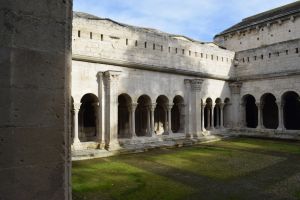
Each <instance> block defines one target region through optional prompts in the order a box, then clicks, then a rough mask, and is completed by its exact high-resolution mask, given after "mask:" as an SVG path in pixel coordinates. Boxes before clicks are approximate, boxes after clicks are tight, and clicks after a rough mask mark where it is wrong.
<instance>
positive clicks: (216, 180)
mask: <svg viewBox="0 0 300 200" xmlns="http://www.w3.org/2000/svg"><path fill="white" fill-rule="evenodd" d="M72 178H73V199H75V200H81V199H87V200H96V199H97V200H102V199H104V200H177V199H178V200H179V199H180V200H181V199H182V200H189V199H190V200H192V199H194V200H201V199H209V200H210V199H218V200H240V199H255V200H263V199H272V200H273V199H278V200H279V199H286V200H293V199H295V200H300V144H299V143H296V142H287V141H274V140H262V139H249V138H236V139H231V140H225V141H219V142H214V143H207V144H203V145H198V146H193V147H184V148H177V149H159V150H152V151H149V152H146V153H140V154H129V155H121V156H115V157H110V158H101V159H94V160H89V161H77V162H73V169H72Z"/></svg>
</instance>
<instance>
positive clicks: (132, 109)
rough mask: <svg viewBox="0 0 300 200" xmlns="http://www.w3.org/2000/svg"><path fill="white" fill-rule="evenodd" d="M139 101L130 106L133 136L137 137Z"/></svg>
mask: <svg viewBox="0 0 300 200" xmlns="http://www.w3.org/2000/svg"><path fill="white" fill-rule="evenodd" d="M137 105H138V104H137V103H132V104H131V106H130V116H131V137H132V138H135V137H136V133H135V110H136V107H137Z"/></svg>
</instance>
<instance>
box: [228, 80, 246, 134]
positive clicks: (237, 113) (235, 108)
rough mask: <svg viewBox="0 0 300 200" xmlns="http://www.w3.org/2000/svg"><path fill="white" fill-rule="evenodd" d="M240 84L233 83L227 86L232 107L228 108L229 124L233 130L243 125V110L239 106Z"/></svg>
mask: <svg viewBox="0 0 300 200" xmlns="http://www.w3.org/2000/svg"><path fill="white" fill-rule="evenodd" d="M241 87H242V83H241V82H233V83H230V84H229V88H230V91H231V97H232V101H231V102H232V106H230V109H231V110H230V113H231V122H232V127H233V128H241V127H243V125H244V122H243V120H244V115H243V112H244V110H243V109H242V107H241V106H240V103H241V101H240V99H241V97H240V94H241Z"/></svg>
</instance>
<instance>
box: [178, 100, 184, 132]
mask: <svg viewBox="0 0 300 200" xmlns="http://www.w3.org/2000/svg"><path fill="white" fill-rule="evenodd" d="M178 109H179V112H180V116H179V120H180V125H179V130H178V132H179V133H184V127H185V117H186V116H185V104H183V103H182V104H178Z"/></svg>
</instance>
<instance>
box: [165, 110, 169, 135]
mask: <svg viewBox="0 0 300 200" xmlns="http://www.w3.org/2000/svg"><path fill="white" fill-rule="evenodd" d="M164 111H165V123H164V133H165V134H167V133H168V108H164Z"/></svg>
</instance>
